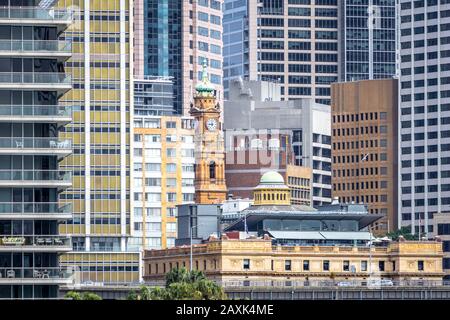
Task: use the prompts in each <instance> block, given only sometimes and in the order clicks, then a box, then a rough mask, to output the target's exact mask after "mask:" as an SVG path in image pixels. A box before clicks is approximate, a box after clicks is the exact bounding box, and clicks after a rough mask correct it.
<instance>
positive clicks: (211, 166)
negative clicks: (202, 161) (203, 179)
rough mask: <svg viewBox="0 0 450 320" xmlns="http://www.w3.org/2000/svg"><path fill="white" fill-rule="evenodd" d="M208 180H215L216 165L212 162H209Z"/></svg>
mask: <svg viewBox="0 0 450 320" xmlns="http://www.w3.org/2000/svg"><path fill="white" fill-rule="evenodd" d="M209 178H210V179H215V178H216V163H215V162H214V161H211V162H210V163H209Z"/></svg>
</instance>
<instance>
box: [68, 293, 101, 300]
mask: <svg viewBox="0 0 450 320" xmlns="http://www.w3.org/2000/svg"><path fill="white" fill-rule="evenodd" d="M64 297H65V298H67V299H72V300H102V298H101V297H100V296H99V295H98V294H95V293H92V292H84V293H82V294H81V293H79V292H76V291H69V292H67V293H66V295H65V296H64Z"/></svg>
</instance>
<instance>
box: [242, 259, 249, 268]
mask: <svg viewBox="0 0 450 320" xmlns="http://www.w3.org/2000/svg"><path fill="white" fill-rule="evenodd" d="M243 267H244V270H249V269H250V259H244V263H243Z"/></svg>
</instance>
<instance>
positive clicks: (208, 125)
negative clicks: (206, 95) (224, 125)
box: [206, 119, 217, 131]
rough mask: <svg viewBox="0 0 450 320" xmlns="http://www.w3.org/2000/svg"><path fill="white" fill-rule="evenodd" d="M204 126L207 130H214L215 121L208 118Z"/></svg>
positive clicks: (215, 126)
mask: <svg viewBox="0 0 450 320" xmlns="http://www.w3.org/2000/svg"><path fill="white" fill-rule="evenodd" d="M206 128H208V130H209V131H214V130H216V129H217V121H216V120H214V119H209V120H208V121H206Z"/></svg>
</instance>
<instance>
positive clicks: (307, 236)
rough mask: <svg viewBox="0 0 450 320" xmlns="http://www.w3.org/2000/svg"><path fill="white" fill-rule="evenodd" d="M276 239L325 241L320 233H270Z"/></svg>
mask: <svg viewBox="0 0 450 320" xmlns="http://www.w3.org/2000/svg"><path fill="white" fill-rule="evenodd" d="M268 232H269V234H270V235H271V236H272V237H274V238H275V239H289V240H324V239H325V238H324V236H322V235H321V234H320V232H319V231H306V232H302V231H268Z"/></svg>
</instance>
